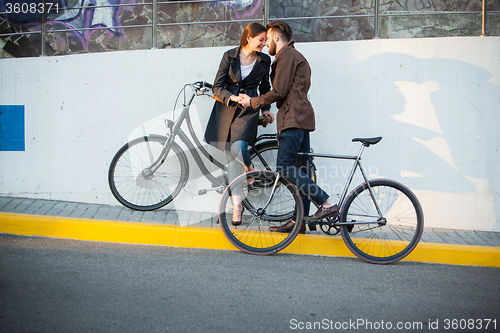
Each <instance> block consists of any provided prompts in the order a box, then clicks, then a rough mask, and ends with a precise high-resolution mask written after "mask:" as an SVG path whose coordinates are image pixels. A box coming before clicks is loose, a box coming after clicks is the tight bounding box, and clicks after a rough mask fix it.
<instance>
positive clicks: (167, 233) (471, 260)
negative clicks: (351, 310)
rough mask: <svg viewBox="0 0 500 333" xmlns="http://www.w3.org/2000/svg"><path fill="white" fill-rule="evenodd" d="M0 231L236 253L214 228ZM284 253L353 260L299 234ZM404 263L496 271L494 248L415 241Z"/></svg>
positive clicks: (40, 220) (39, 219)
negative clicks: (481, 268)
mask: <svg viewBox="0 0 500 333" xmlns="http://www.w3.org/2000/svg"><path fill="white" fill-rule="evenodd" d="M0 233H7V234H15V235H23V236H40V237H51V238H68V239H77V240H88V241H100V242H113V243H130V244H148V245H164V246H172V247H188V248H203V249H216V250H236V248H235V247H234V246H233V245H232V244H231V243H230V242H229V241H228V240H227V239H226V237H225V236H224V233H223V232H222V230H221V229H218V228H200V227H178V226H170V225H159V224H152V223H131V222H114V221H104V220H85V219H76V218H66V217H54V216H40V215H25V214H14V213H0ZM282 252H284V253H293V254H301V255H324V256H341V257H354V255H353V254H352V253H351V252H350V251H349V249H348V248H347V247H346V246H345V244H344V242H343V241H342V238H341V237H332V236H326V235H325V236H323V235H299V236H298V237H297V239H295V240H294V242H293V243H292V244H291V245H290V246H288V247H287V248H286V249H284V250H283V251H282ZM404 260H407V261H417V262H427V263H441V264H451V265H474V266H490V267H500V248H497V247H493V246H469V245H452V244H435V243H423V242H421V243H420V244H419V245H418V246H417V248H416V249H415V250H414V251H413V252H412V253H411V254H410V255H409V256H408V257H407V258H405V259H404Z"/></svg>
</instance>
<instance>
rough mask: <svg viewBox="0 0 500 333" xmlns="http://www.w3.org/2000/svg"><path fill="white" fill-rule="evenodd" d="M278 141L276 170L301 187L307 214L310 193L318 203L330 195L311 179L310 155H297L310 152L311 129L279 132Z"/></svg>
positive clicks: (321, 202) (306, 213)
mask: <svg viewBox="0 0 500 333" xmlns="http://www.w3.org/2000/svg"><path fill="white" fill-rule="evenodd" d="M278 143H279V146H278V158H277V161H276V171H277V172H279V173H280V174H282V175H283V176H284V177H285V178H286V179H288V180H289V181H290V182H292V184H294V185H295V186H296V187H297V188H298V189H299V192H300V195H301V197H302V202H303V204H304V216H307V215H309V207H310V205H311V202H310V201H309V198H308V195H309V197H310V198H311V199H312V200H314V202H316V203H317V204H318V205H321V204H323V203H324V202H325V201H326V200H327V199H328V197H329V196H328V194H327V193H326V192H325V191H323V189H321V187H319V186H318V185H317V184H316V183H315V182H313V181H312V179H311V174H312V171H311V159H310V157H305V156H297V153H299V152H302V153H308V152H309V151H310V149H311V141H310V139H309V131H306V130H303V129H299V128H289V129H286V130H284V131H281V133H280V134H278Z"/></svg>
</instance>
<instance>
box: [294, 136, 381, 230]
mask: <svg viewBox="0 0 500 333" xmlns="http://www.w3.org/2000/svg"><path fill="white" fill-rule="evenodd" d="M365 147H366V146H365V144H363V143H362V144H361V148H360V150H359V152H358V155H356V156H348V155H332V154H320V153H299V155H303V156H309V157H320V158H333V159H341V160H354V165H353V167H352V169H351V171H350V173H349V176H348V177H347V182H346V184H345V186H344V189H343V191H342V194H341V195H340V199H339V202H338V206H339V207H342V205H343V204H344V201H345V199H346V197H347V194H348V191H349V188H350V186H351V183H352V180H353V178H354V174H355V173H356V170H357V169H358V168H359V170H360V171H361V174H362V176H363V179H364V180H365V182H366V184H367V185H368V190H369V191H370V196H371V198H372V201H373V204H374V205H375V207H376V209H377V212H378V214H379V218H383V215H382V212H381V210H380V207H379V205H378V202H377V201H376V200H375V195H374V193H373V190H372V188H371V186H370V182H369V179H368V177H367V176H366V173H365V171H364V169H363V166H362V165H361V155H362V154H363V151H364V149H365ZM374 223H375V222H374ZM376 223H379V221H377V222H376ZM342 224H346V225H347V224H349V225H351V224H356V223H352V222H351V223H347V222H344V223H342V222H340V223H336V225H342ZM362 224H366V222H363V223H362Z"/></svg>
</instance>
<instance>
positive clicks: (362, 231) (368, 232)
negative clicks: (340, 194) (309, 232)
mask: <svg viewBox="0 0 500 333" xmlns="http://www.w3.org/2000/svg"><path fill="white" fill-rule="evenodd" d="M369 184H370V187H371V188H372V192H373V195H374V198H373V199H372V197H371V195H370V191H369V188H368V184H367V183H364V184H361V185H360V186H358V187H357V188H355V189H354V190H353V191H352V192H351V193H350V194H349V196H348V197H347V199H346V201H345V203H344V205H343V206H342V209H341V215H340V221H341V223H350V222H352V223H353V224H351V225H349V224H348V225H345V224H344V225H342V227H341V231H342V238H343V240H344V242H345V244H346V245H347V247H348V248H349V249H350V250H351V251H352V252H353V253H354V254H355V255H356V256H357V257H358V258H360V259H363V260H365V261H368V262H370V263H376V264H390V263H393V262H396V261H398V260H401V259H403V258H404V257H406V256H407V255H408V254H410V253H411V251H413V249H414V248H415V247H416V246H417V243H418V242H419V240H420V237H421V236H422V232H423V230H424V214H423V212H422V207H421V206H420V203H419V201H418V199H417V197H416V196H415V195H414V194H413V192H411V191H410V190H409V189H408V188H407V187H405V186H404V185H402V184H400V183H398V182H395V181H393V180H386V179H381V180H371V181H369ZM373 200H375V201H376V202H377V203H378V206H379V208H380V210H381V213H382V217H380V216H379V214H378V212H377V209H376V207H375V204H374V201H373Z"/></svg>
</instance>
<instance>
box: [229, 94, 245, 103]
mask: <svg viewBox="0 0 500 333" xmlns="http://www.w3.org/2000/svg"><path fill="white" fill-rule="evenodd" d="M229 99H230V100H231V101H233V102H236V103H239V102H240V101H242V100H243V96H236V95H233V96H231V97H230V98H229Z"/></svg>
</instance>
